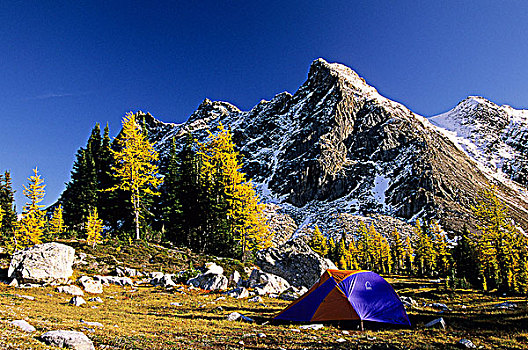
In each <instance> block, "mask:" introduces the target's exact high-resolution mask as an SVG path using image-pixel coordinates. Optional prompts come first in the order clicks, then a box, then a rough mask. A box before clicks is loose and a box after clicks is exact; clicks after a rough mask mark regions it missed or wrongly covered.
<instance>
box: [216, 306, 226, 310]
mask: <svg viewBox="0 0 528 350" xmlns="http://www.w3.org/2000/svg"><path fill="white" fill-rule="evenodd" d="M215 310H216V311H224V308H223V307H221V306H217V307H216V308H215Z"/></svg>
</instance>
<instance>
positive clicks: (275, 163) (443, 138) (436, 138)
mask: <svg viewBox="0 0 528 350" xmlns="http://www.w3.org/2000/svg"><path fill="white" fill-rule="evenodd" d="M448 117H449V116H447V117H442V118H441V117H436V118H433V119H432V121H433V122H435V123H436V124H437V125H438V126H435V125H433V124H432V123H431V122H429V121H428V120H427V119H426V118H424V117H422V116H419V115H416V114H414V113H413V112H411V111H410V110H408V109H407V108H406V107H405V106H403V105H401V104H399V103H396V102H394V101H391V100H389V99H387V98H385V97H383V96H381V95H380V94H379V93H378V92H377V91H376V89H375V88H373V87H372V86H369V85H368V84H367V83H366V82H365V81H364V80H363V79H362V78H361V77H359V76H358V75H357V74H356V73H355V72H354V71H352V70H351V69H350V68H348V67H345V66H343V65H341V64H337V63H327V62H326V61H324V60H323V59H318V60H316V61H314V62H313V63H312V65H311V67H310V71H309V74H308V79H307V80H306V82H305V83H304V84H303V85H302V86H301V87H300V88H299V90H297V92H295V93H294V94H293V95H292V94H290V93H287V92H283V93H281V94H278V95H277V96H275V97H274V98H273V99H272V100H271V101H261V102H260V103H259V104H258V105H257V106H255V107H254V108H253V109H252V110H250V111H240V110H239V109H238V108H236V107H235V106H233V105H231V104H229V103H226V102H212V101H209V100H205V101H203V102H202V104H201V105H200V106H199V107H198V109H197V110H196V111H195V112H194V113H193V114H192V115H191V116H190V118H189V119H188V121H187V122H185V123H183V124H168V123H163V122H160V121H158V120H156V119H155V118H153V117H152V116H150V115H146V116H145V120H146V124H147V126H148V128H149V135H150V137H151V140H152V141H153V142H154V143H155V146H156V147H157V149H158V150H159V151H160V152H161V153H162V154H163V155H166V154H167V150H168V148H169V145H170V140H171V139H172V137H176V139H177V140H183V138H182V136H183V135H184V134H185V133H186V132H188V131H192V132H193V133H194V135H195V137H197V138H199V139H201V138H204V137H206V136H207V132H206V131H207V130H213V129H214V128H215V127H216V126H217V125H218V124H219V123H222V124H224V125H227V126H229V127H230V128H231V129H232V131H233V134H234V138H235V142H236V143H237V145H238V146H239V148H240V151H241V152H242V153H243V155H244V161H245V166H244V171H246V172H247V174H248V175H249V176H250V177H251V178H253V181H254V183H255V184H257V186H258V190H259V192H260V194H261V195H262V197H263V198H264V200H265V201H266V202H268V203H273V204H277V205H279V206H280V207H281V208H282V209H281V210H282V211H283V212H285V213H287V214H288V215H289V216H291V217H292V218H293V219H294V221H295V223H296V225H297V229H296V230H297V231H296V232H300V231H302V229H303V228H305V227H306V226H307V225H309V224H311V223H317V222H319V223H320V224H322V225H326V226H329V227H335V226H333V225H332V224H331V222H332V220H335V218H339V220H342V221H348V222H349V223H350V224H354V221H355V220H356V219H354V215H350V214H361V215H367V216H372V215H373V214H381V215H377V216H376V217H377V218H378V219H377V220H378V221H383V222H384V223H385V224H383V225H381V226H382V227H390V220H393V219H391V217H394V218H399V219H401V220H403V221H412V220H413V219H415V218H417V217H428V218H437V219H439V220H440V222H441V224H442V225H443V226H444V227H445V228H446V229H447V230H458V229H460V227H461V226H462V225H463V224H465V223H468V224H469V225H470V226H471V225H472V219H471V214H470V213H471V210H470V206H471V204H472V203H474V199H475V195H476V193H478V191H479V190H481V189H482V188H483V187H485V186H486V185H487V183H488V181H490V180H491V181H494V182H496V183H497V184H498V185H499V192H500V193H499V195H500V196H501V198H503V199H504V200H505V201H506V202H507V203H508V205H509V206H510V207H511V208H512V210H513V215H514V217H515V220H516V222H517V223H518V224H519V225H520V226H522V227H525V228H528V196H527V195H526V188H525V187H523V186H521V185H519V184H517V183H515V182H513V181H510V180H508V179H506V178H503V177H497V176H493V171H491V170H490V167H493V166H495V169H496V168H497V166H498V163H494V162H489V165H490V167H487V168H486V167H483V166H482V165H481V163H478V162H476V160H475V157H473V156H472V154H471V153H470V152H468V149H467V148H464V147H461V145H460V142H457V140H456V139H454V138H453V137H452V136H453V135H450V134H449V132H448V131H446V130H445V126H446V123H441V121H443V120H448V119H449V118H448ZM467 118H468V119H470V118H471V115H470V114H467ZM461 123H462V122H461ZM508 123H510V124H511V125H512V126H511V128H509V129H508V130H510V131H508V135H511V137H509V138H508V137H506V136H504V138H502V136H501V140H502V142H504V144H506V145H510V146H511V147H512V148H516V149H518V150H519V152H522V151H523V150H524V149H525V148H523V147H526V141H525V140H526V135H525V134H519V133H518V132H517V127H516V124H515V122H513V124H512V122H510V121H508ZM466 124H467V123H466ZM466 124H464V125H466ZM510 124H508V125H510ZM489 125H493V126H495V124H494V123H492V122H490V123H489ZM501 125H502V124H501ZM439 126H443V127H444V128H441V127H439ZM480 127H481V124H477V123H475V124H474V128H473V129H471V130H479V128H480ZM498 128H501V126H498ZM503 129H504V128H503ZM503 129H501V130H503ZM488 134H489V135H495V134H496V131H495V130H491V129H490V130H489V132H488ZM471 135H473V136H472V137H473V139H471V138H470V139H471V140H473V142H475V141H477V140H479V138H480V136H479V135H478V134H477V133H473V134H471ZM471 135H470V136H471ZM515 135H517V136H515ZM518 135H520V136H518ZM514 136H515V137H517V139H518V142H517V144H516V145H515V146H513V145H512V142H511V139H513V138H514ZM496 151H497V150H496V149H492V148H490V150H489V152H490V153H489V154H494V153H493V152H496ZM512 159H513V161H512V162H510V163H508V162H503V163H501V164H506V163H508V164H510V165H507V166H502V169H503V170H504V171H505V172H506V169H510V168H511V169H516V170H515V171H512V172H511V174H512V178H513V179H514V180H518V181H520V183H526V182H525V181H523V180H522V179H523V176H525V175H523V174H524V173H523V171H524V170H523V169H526V167H525V165H523V164H525V163H523V162H524V160H522V159H521V157H518V154H517V155H515V154H514V155H513V157H512ZM477 160H479V159H477ZM516 162H519V163H516ZM518 164H521V165H518ZM523 166H524V168H523ZM518 169H521V170H518ZM356 218H357V216H356ZM356 221H357V220H356ZM291 226H292V225H290V227H291Z"/></svg>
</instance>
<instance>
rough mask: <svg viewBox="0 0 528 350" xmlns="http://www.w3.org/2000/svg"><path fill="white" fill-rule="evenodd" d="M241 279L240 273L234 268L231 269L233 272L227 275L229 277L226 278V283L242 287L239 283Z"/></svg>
mask: <svg viewBox="0 0 528 350" xmlns="http://www.w3.org/2000/svg"><path fill="white" fill-rule="evenodd" d="M241 281H242V279H241V278H240V273H239V272H238V271H237V270H235V271H233V273H232V274H231V276H229V279H228V285H229V286H239V287H242V286H241V285H240V284H239V283H240V282H241Z"/></svg>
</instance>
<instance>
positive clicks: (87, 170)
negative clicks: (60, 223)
mask: <svg viewBox="0 0 528 350" xmlns="http://www.w3.org/2000/svg"><path fill="white" fill-rule="evenodd" d="M109 144H110V138H109V136H108V127H106V128H105V138H101V128H100V126H99V123H96V124H95V126H94V128H93V129H92V132H91V134H90V137H89V138H88V141H87V143H86V148H81V149H79V151H77V154H76V159H75V162H74V164H73V169H72V171H71V178H70V182H68V183H67V184H66V189H65V190H64V192H63V193H62V195H61V198H60V199H59V202H60V203H61V204H62V206H63V210H64V212H63V217H64V223H65V224H66V225H67V226H68V227H69V228H70V229H72V230H74V231H77V232H78V231H79V230H81V229H82V228H83V225H84V223H85V222H86V220H87V218H88V215H89V214H90V210H93V209H94V208H97V209H98V212H101V206H102V205H103V203H102V202H104V201H105V199H107V198H108V195H107V194H105V193H103V192H102V191H100V190H101V189H102V188H104V187H103V186H104V185H103V184H102V181H103V179H104V181H107V180H106V178H105V176H106V175H107V173H109V172H110V167H111V151H110V147H109ZM108 211H109V210H106V211H105V213H107V212H108ZM105 224H108V219H107V220H106V221H105Z"/></svg>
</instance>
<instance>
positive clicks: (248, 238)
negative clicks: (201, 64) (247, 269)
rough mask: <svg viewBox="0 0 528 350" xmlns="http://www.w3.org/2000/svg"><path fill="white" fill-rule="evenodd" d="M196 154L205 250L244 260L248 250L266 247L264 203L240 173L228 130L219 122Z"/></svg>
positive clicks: (266, 232)
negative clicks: (202, 199) (203, 209)
mask: <svg viewBox="0 0 528 350" xmlns="http://www.w3.org/2000/svg"><path fill="white" fill-rule="evenodd" d="M199 156H200V161H201V168H200V178H201V182H202V184H203V186H204V193H205V194H206V198H207V199H206V202H207V204H208V205H209V212H208V215H207V217H206V226H205V232H206V233H209V234H208V236H209V237H210V238H212V239H211V240H210V242H207V244H208V245H210V246H209V249H207V250H209V251H211V250H212V253H216V254H220V255H228V256H237V255H239V256H241V257H242V259H243V260H245V259H246V258H247V257H248V254H249V253H250V252H252V251H255V250H258V249H262V248H266V247H269V246H270V245H271V239H272V233H271V231H270V230H269V227H268V226H267V220H266V218H265V217H264V212H263V209H264V206H263V204H261V203H260V199H259V197H258V195H257V194H256V192H255V189H254V187H253V184H252V183H251V182H250V181H248V180H246V177H245V174H244V173H242V172H241V168H242V165H241V163H240V161H239V159H238V158H239V154H238V152H236V151H235V144H234V143H233V141H232V136H231V132H230V131H229V130H227V129H225V128H224V127H223V126H222V125H220V126H219V127H218V133H217V134H216V135H213V134H210V135H209V139H208V140H207V141H206V142H204V143H201V144H199ZM235 242H238V244H233V243H235ZM233 247H237V248H238V249H240V252H237V251H236V250H235V249H233Z"/></svg>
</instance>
